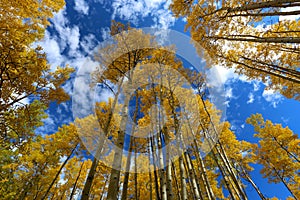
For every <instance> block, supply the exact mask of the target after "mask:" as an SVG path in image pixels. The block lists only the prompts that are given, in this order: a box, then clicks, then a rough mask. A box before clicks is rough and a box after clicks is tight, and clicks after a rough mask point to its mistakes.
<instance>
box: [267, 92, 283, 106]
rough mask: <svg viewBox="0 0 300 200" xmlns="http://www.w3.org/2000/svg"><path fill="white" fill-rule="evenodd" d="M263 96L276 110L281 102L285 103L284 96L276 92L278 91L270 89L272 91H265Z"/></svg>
mask: <svg viewBox="0 0 300 200" xmlns="http://www.w3.org/2000/svg"><path fill="white" fill-rule="evenodd" d="M262 96H263V97H264V98H265V100H266V101H267V102H270V104H271V105H272V106H273V107H274V108H276V107H277V105H278V104H279V103H280V102H281V101H283V99H284V98H283V96H282V95H281V94H280V93H278V92H276V91H274V90H272V89H270V90H264V92H263V94H262Z"/></svg>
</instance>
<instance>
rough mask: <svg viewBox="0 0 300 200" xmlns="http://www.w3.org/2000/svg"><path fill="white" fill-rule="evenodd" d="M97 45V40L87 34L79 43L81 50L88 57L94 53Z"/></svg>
mask: <svg viewBox="0 0 300 200" xmlns="http://www.w3.org/2000/svg"><path fill="white" fill-rule="evenodd" d="M97 44H98V42H97V39H96V37H95V35H93V34H88V35H86V36H84V37H83V39H82V41H81V42H80V46H81V48H82V49H83V50H84V52H85V53H87V54H88V55H92V54H93V53H94V48H95V47H96V45H97Z"/></svg>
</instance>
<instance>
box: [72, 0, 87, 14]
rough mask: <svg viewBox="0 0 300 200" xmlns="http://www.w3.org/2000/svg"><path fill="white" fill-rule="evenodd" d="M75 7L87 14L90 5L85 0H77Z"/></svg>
mask: <svg viewBox="0 0 300 200" xmlns="http://www.w3.org/2000/svg"><path fill="white" fill-rule="evenodd" d="M74 9H75V10H76V11H77V12H79V13H82V14H84V15H87V14H88V13H89V5H88V4H87V3H86V2H85V1H84V0H75V7H74Z"/></svg>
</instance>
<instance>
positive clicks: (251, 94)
mask: <svg viewBox="0 0 300 200" xmlns="http://www.w3.org/2000/svg"><path fill="white" fill-rule="evenodd" d="M248 98H249V99H248V101H247V104H251V103H253V102H254V95H253V93H252V92H251V93H249V95H248Z"/></svg>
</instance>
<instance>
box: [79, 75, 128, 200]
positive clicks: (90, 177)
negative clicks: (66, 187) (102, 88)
mask: <svg viewBox="0 0 300 200" xmlns="http://www.w3.org/2000/svg"><path fill="white" fill-rule="evenodd" d="M123 81H124V77H122V79H121V83H120V85H119V86H118V91H117V93H116V95H115V98H114V101H113V105H112V108H111V110H110V113H109V116H108V119H107V122H106V125H105V127H104V134H105V135H107V134H108V130H109V126H110V123H111V120H112V117H113V111H114V109H115V107H116V104H117V101H118V97H119V95H120V93H121V87H122V84H123ZM103 145H104V140H100V142H99V145H98V148H97V150H96V154H95V157H94V160H93V163H92V166H91V169H90V170H89V173H88V176H87V178H86V181H85V184H84V188H83V191H82V195H81V200H88V199H89V194H90V190H91V186H92V183H93V180H94V177H95V173H96V168H97V165H98V157H100V155H101V153H102V148H103Z"/></svg>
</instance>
